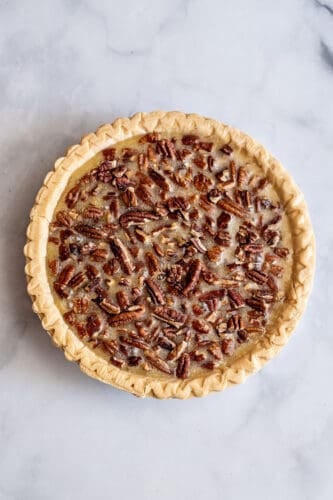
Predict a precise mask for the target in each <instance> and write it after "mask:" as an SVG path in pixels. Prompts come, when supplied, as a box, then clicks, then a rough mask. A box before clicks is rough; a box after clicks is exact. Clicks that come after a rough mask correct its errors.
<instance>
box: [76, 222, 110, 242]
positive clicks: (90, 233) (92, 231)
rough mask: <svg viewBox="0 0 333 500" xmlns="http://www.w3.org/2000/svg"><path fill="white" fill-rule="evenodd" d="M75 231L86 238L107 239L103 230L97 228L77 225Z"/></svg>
mask: <svg viewBox="0 0 333 500" xmlns="http://www.w3.org/2000/svg"><path fill="white" fill-rule="evenodd" d="M74 229H75V231H76V232H77V233H79V234H82V235H83V236H85V237H86V238H91V239H93V240H102V239H103V238H105V233H104V231H102V229H100V228H98V227H96V226H88V224H76V225H75V226H74Z"/></svg>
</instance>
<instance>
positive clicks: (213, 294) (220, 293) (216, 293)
mask: <svg viewBox="0 0 333 500" xmlns="http://www.w3.org/2000/svg"><path fill="white" fill-rule="evenodd" d="M224 296H225V289H224V288H218V289H217V290H211V291H210V292H206V293H203V294H201V295H199V300H201V302H206V301H207V300H212V299H223V297H224Z"/></svg>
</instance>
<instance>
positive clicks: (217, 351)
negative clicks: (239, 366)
mask: <svg viewBox="0 0 333 500" xmlns="http://www.w3.org/2000/svg"><path fill="white" fill-rule="evenodd" d="M207 351H208V352H209V353H210V354H211V355H212V356H214V358H215V359H218V360H220V359H222V358H223V356H222V351H221V347H220V345H219V344H218V343H217V342H214V343H213V344H211V345H210V346H209V347H208V349H207Z"/></svg>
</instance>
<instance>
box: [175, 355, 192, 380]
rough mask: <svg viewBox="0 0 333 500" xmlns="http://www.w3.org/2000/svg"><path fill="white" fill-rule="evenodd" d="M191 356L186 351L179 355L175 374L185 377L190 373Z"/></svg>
mask: <svg viewBox="0 0 333 500" xmlns="http://www.w3.org/2000/svg"><path fill="white" fill-rule="evenodd" d="M190 365H191V357H190V355H189V354H188V353H184V354H182V355H181V357H180V358H179V361H178V366H177V370H176V375H177V377H178V378H181V379H186V378H188V376H189V374H190Z"/></svg>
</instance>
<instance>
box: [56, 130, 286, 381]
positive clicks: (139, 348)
mask: <svg viewBox="0 0 333 500" xmlns="http://www.w3.org/2000/svg"><path fill="white" fill-rule="evenodd" d="M234 149H235V148H234V146H233V145H232V144H221V143H219V142H218V141H214V142H213V141H210V140H209V139H207V138H201V137H199V136H197V135H192V134H191V135H184V136H183V137H177V138H173V137H167V136H165V137H162V136H161V134H160V133H157V132H153V133H150V134H147V135H145V136H142V137H138V138H135V139H133V140H132V141H131V143H130V145H125V146H124V144H119V145H116V146H115V147H113V148H109V149H106V150H104V151H103V154H100V155H97V156H96V157H95V159H94V162H93V163H92V166H91V165H90V166H89V168H88V167H87V166H86V167H82V169H84V172H83V170H82V171H81V170H80V172H81V174H80V175H81V176H80V177H79V178H77V177H76V178H73V179H71V181H70V183H69V186H68V188H67V190H66V191H65V193H64V195H63V197H62V199H61V200H60V201H59V203H58V207H57V210H56V211H55V215H54V218H53V221H52V223H51V224H50V234H49V243H48V275H49V281H50V284H51V287H52V288H53V290H54V293H55V296H56V297H57V301H56V302H57V305H58V307H59V309H60V310H61V312H62V313H63V317H64V320H65V321H66V322H67V323H68V324H69V325H70V327H71V328H72V329H73V330H74V331H75V332H76V334H77V335H78V336H79V337H80V338H82V340H83V341H85V342H87V343H89V345H90V346H91V347H92V348H94V349H99V350H101V351H103V352H104V355H106V356H108V358H109V359H110V362H111V363H112V364H114V365H115V366H117V367H120V368H123V367H130V368H129V369H132V370H133V369H134V370H136V371H150V370H151V371H154V370H155V371H158V372H163V373H165V374H167V375H169V376H175V377H178V378H181V379H185V378H188V377H189V376H192V375H194V374H196V373H197V372H198V371H200V370H212V369H214V368H216V367H218V366H220V365H223V363H226V362H227V361H228V358H229V357H230V356H236V355H237V353H238V352H241V350H242V348H244V344H248V343H251V342H255V341H256V340H257V339H258V338H260V337H261V336H263V335H265V332H266V328H267V325H268V323H269V320H270V317H271V316H272V314H273V313H274V311H275V310H276V308H277V306H278V304H279V303H281V302H282V301H283V299H284V288H285V287H284V284H285V278H284V277H283V272H284V271H285V270H286V267H287V266H288V265H289V264H290V256H289V250H288V248H286V246H289V242H288V241H286V242H283V241H282V237H283V236H284V234H282V233H283V231H282V229H283V224H284V221H285V215H284V213H283V207H282V206H281V204H280V202H279V201H278V197H277V195H276V193H275V192H274V190H273V188H272V186H270V184H269V182H268V179H266V178H262V177H261V176H260V171H259V169H258V167H256V166H255V165H252V164H251V165H249V164H244V163H243V161H242V154H241V151H237V150H234ZM87 168H88V169H87ZM82 172H83V173H82Z"/></svg>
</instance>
